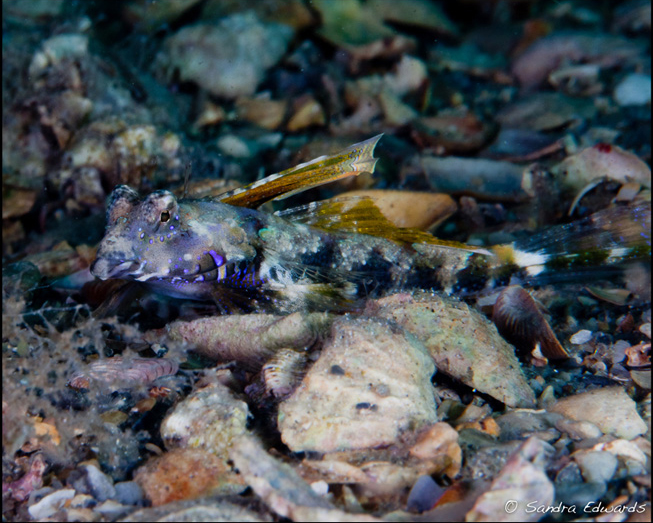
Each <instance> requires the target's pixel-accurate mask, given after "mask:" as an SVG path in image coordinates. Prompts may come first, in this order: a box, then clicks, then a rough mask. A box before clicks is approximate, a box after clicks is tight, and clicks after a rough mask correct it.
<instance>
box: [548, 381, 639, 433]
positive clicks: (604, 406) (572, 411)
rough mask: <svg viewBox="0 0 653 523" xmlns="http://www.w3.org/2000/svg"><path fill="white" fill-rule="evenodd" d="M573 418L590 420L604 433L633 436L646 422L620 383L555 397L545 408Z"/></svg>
mask: <svg viewBox="0 0 653 523" xmlns="http://www.w3.org/2000/svg"><path fill="white" fill-rule="evenodd" d="M548 410H549V411H551V412H559V413H560V414H563V415H564V416H566V417H568V418H571V419H574V420H584V421H590V422H592V423H594V424H595V425H597V426H598V427H599V428H600V429H601V430H602V431H603V432H604V433H605V434H613V435H615V436H618V437H620V438H624V439H633V438H635V437H637V436H639V435H640V434H644V433H645V432H646V430H647V425H646V423H645V422H644V420H643V419H642V418H641V417H640V416H639V414H638V413H637V408H636V405H635V402H634V401H633V400H632V399H631V398H630V396H628V394H626V391H625V390H624V389H623V387H605V388H602V389H596V390H592V391H589V392H583V393H581V394H576V395H574V396H568V397H566V398H562V399H559V400H558V401H557V402H555V403H554V404H553V405H551V406H550V407H549V408H548Z"/></svg>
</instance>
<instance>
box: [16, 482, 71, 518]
mask: <svg viewBox="0 0 653 523" xmlns="http://www.w3.org/2000/svg"><path fill="white" fill-rule="evenodd" d="M74 497H75V489H62V490H55V491H54V492H53V493H52V494H48V495H47V496H45V497H44V498H43V499H42V500H41V501H39V502H38V503H35V504H34V505H32V506H31V507H29V508H28V509H27V511H28V512H29V514H30V516H32V517H33V518H34V519H37V520H42V519H45V518H49V517H51V516H53V515H54V514H55V513H56V512H57V511H58V510H59V509H60V508H61V507H62V506H63V504H64V503H65V502H66V501H67V500H69V499H73V498H74Z"/></svg>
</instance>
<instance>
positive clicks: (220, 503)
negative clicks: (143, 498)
mask: <svg viewBox="0 0 653 523" xmlns="http://www.w3.org/2000/svg"><path fill="white" fill-rule="evenodd" d="M259 512H260V513H259ZM121 521H125V522H129V521H133V522H144V523H146V522H149V521H234V522H236V521H237V522H243V523H246V522H252V521H272V518H271V517H270V516H269V515H267V513H266V512H265V511H254V510H249V509H247V508H245V507H243V506H242V505H240V504H236V503H230V502H229V501H226V500H224V499H211V498H202V499H193V500H187V501H176V502H172V503H168V504H166V505H163V506H161V507H152V508H144V509H141V510H137V511H136V512H132V513H131V514H129V515H128V516H126V517H125V518H123V519H122V520H121Z"/></svg>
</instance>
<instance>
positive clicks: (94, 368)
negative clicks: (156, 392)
mask: <svg viewBox="0 0 653 523" xmlns="http://www.w3.org/2000/svg"><path fill="white" fill-rule="evenodd" d="M177 370H179V365H178V364H177V362H175V361H172V360H169V359H155V358H123V357H122V356H115V357H113V358H109V359H105V360H99V361H95V362H93V363H91V364H90V365H89V366H88V368H87V369H85V370H84V371H78V372H76V373H75V374H73V375H72V376H71V378H70V380H69V381H68V386H69V387H71V388H73V389H87V388H89V386H90V384H91V382H92V381H94V380H95V381H100V382H104V383H106V384H111V385H114V384H118V383H119V384H120V385H121V386H127V387H130V386H134V385H139V384H141V383H150V382H152V381H154V380H156V379H157V378H160V377H162V376H170V375H172V374H176V373H177Z"/></svg>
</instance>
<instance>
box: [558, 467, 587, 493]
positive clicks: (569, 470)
mask: <svg viewBox="0 0 653 523" xmlns="http://www.w3.org/2000/svg"><path fill="white" fill-rule="evenodd" d="M582 482H583V475H582V473H581V471H580V467H579V466H578V463H574V462H573V461H572V462H571V463H568V464H567V465H565V466H564V467H562V468H561V469H560V471H559V472H558V473H557V474H556V479H555V483H556V488H557V487H558V485H564V484H568V485H569V484H577V483H582Z"/></svg>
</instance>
